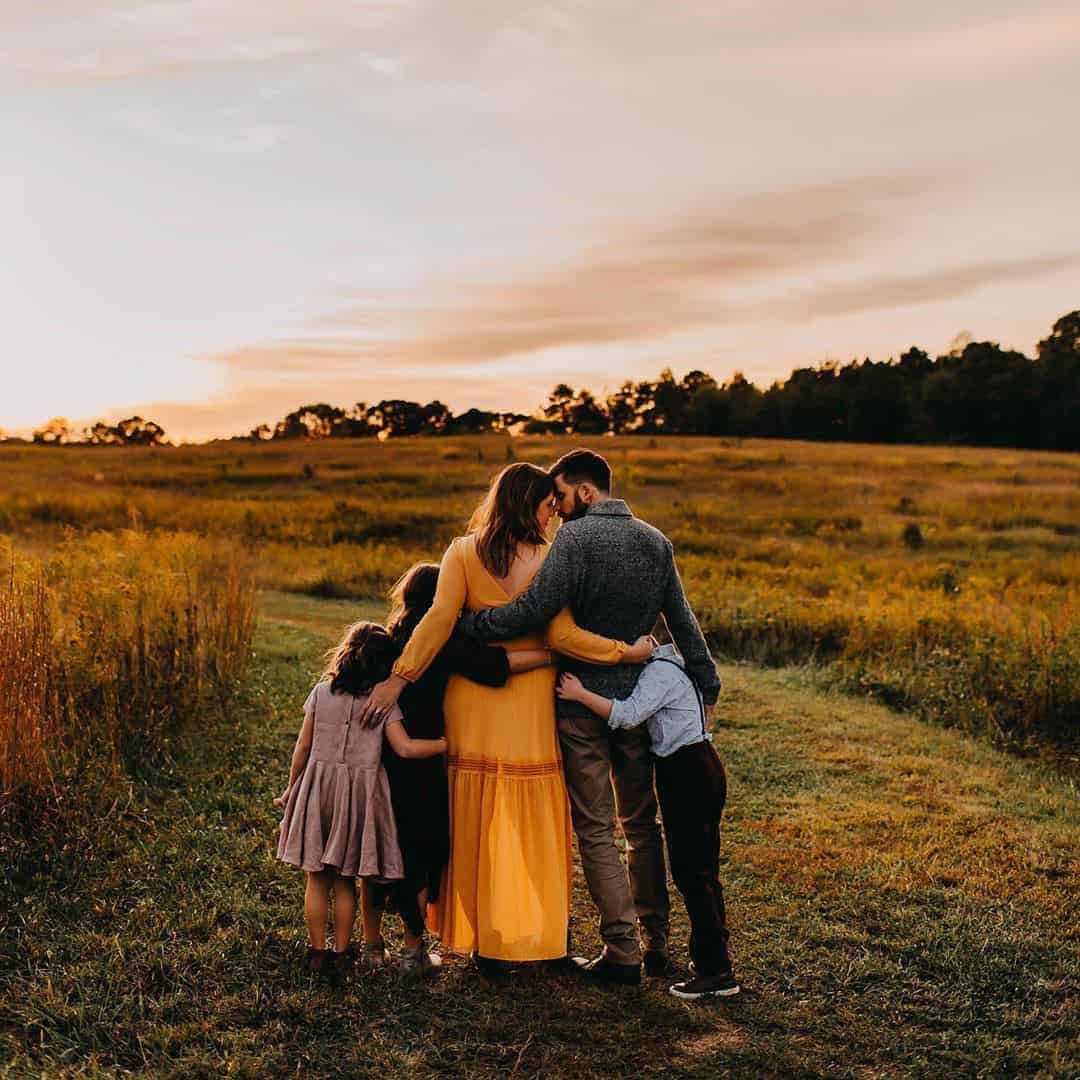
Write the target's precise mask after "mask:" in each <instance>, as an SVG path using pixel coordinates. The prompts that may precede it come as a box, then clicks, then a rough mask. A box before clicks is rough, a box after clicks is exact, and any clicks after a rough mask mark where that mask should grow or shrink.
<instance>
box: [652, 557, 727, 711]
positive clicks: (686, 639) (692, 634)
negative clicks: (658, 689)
mask: <svg viewBox="0 0 1080 1080" xmlns="http://www.w3.org/2000/svg"><path fill="white" fill-rule="evenodd" d="M661 611H662V612H663V615H664V622H666V623H667V628H668V631H669V632H670V633H671V637H672V640H673V641H674V642H675V644H676V646H677V647H678V650H679V652H680V653H682V656H683V660H684V661H685V662H686V673H687V674H688V675H689V676H690V678H691V679H693V680H694V682H695V683H696V684H697V687H698V689H699V690H700V691H701V696H702V698H703V699H704V701H705V704H706V705H713V704H715V703H716V699H717V697H719V695H720V676H719V674H718V673H717V671H716V664H714V663H713V658H712V656H711V654H710V653H709V646H708V643H707V642H706V641H705V635H704V634H703V633H702V632H701V625H700V624H699V623H698V621H697V618H696V617H695V616H694V613H693V611H691V610H690V604H689V603H688V602H687V599H686V593H685V592H684V590H683V584H682V578H680V577H679V570H678V568H677V567H676V565H675V557H674V555H672V556H671V565H670V566H669V567H668V580H667V586H666V588H665V590H664V604H663V607H662V608H661Z"/></svg>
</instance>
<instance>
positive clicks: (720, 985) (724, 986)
mask: <svg viewBox="0 0 1080 1080" xmlns="http://www.w3.org/2000/svg"><path fill="white" fill-rule="evenodd" d="M738 992H739V982H738V980H737V979H736V978H735V976H734V975H732V974H731V972H730V971H729V972H728V973H727V974H726V975H694V976H693V977H691V978H689V979H687V980H686V981H685V982H677V983H676V984H675V985H674V986H673V987H672V988H671V993H672V994H674V996H675V997H677V998H682V999H683V1001H697V1000H698V999H699V998H707V997H734V996H735V995H736V994H737V993H738Z"/></svg>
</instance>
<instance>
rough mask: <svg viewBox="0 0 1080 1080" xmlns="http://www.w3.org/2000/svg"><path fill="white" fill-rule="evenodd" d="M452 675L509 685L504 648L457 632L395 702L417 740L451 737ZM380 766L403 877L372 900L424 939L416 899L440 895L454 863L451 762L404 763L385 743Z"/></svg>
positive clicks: (433, 759) (378, 889)
mask: <svg viewBox="0 0 1080 1080" xmlns="http://www.w3.org/2000/svg"><path fill="white" fill-rule="evenodd" d="M451 675H464V676H465V677H466V678H468V679H472V680H473V682H478V683H482V684H483V685H485V686H504V685H505V684H506V680H507V679H508V678H509V677H510V661H509V660H508V658H507V655H506V650H505V649H503V648H499V647H498V646H494V645H481V644H480V643H479V642H477V641H474V640H473V639H472V638H468V637H466V636H465V635H464V634H460V633H458V632H456V631H455V633H454V634H452V635H451V637H450V639H449V641H447V643H446V644H445V645H444V646H443V647H442V649H441V650H440V651H439V653H438V655H437V656H436V657H435V659H434V660H433V661H432V662H431V666H430V667H429V668H428V669H427V671H425V672H424V674H423V675H421V676H420V678H419V679H417V680H416V682H414V683H411V684H410V685H409V686H407V687H405V689H404V690H403V691H402V693H401V698H400V699H399V701H398V705H399V706H400V708H401V711H402V713H403V714H404V727H405V730H406V731H407V732H408V734H409V735H410V736H411V737H412V738H414V739H441V738H442V737H443V736H444V735H445V734H446V722H445V719H444V717H443V696H444V694H445V693H446V684H447V682H449V680H450V676H451ZM383 765H384V767H385V769H386V775H387V777H388V778H389V780H390V797H391V800H392V802H393V807H394V820H395V822H396V824H397V833H398V843H399V844H400V845H401V857H402V861H403V863H404V864H405V877H404V878H403V879H402V880H401V881H399V882H394V883H393V884H392V885H388V886H384V887H378V886H376V887H375V902H376V905H377V906H379V907H381V906H383V904H384V903H385V900H386V897H387V896H389V897H392V898H393V900H394V906H395V907H396V908H397V910H398V913H399V914H400V915H401V917H402V918H403V919H404V920H405V923H406V925H407V926H408V927H409V929H410V930H411V931H412V932H413V933H414V934H417V935H419V934H420V932H421V930H422V928H423V923H422V920H421V916H420V912H419V909H418V907H417V905H416V895H417V893H418V892H419V891H420V890H421V889H423V888H424V887H425V886H426V887H427V890H428V899H429V900H432V901H433V900H435V899H437V898H438V895H439V886H440V883H441V881H442V874H443V870H444V869H445V868H446V864H447V862H448V861H449V859H450V799H449V790H448V788H447V782H446V759H445V758H444V757H443V756H442V755H439V756H438V757H430V758H401V757H398V755H397V754H396V753H394V751H393V749H392V748H391V746H390V744H389V743H388V742H386V741H385V740H384V741H383Z"/></svg>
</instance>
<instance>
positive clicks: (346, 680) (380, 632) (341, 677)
mask: <svg viewBox="0 0 1080 1080" xmlns="http://www.w3.org/2000/svg"><path fill="white" fill-rule="evenodd" d="M326 659H327V663H326V667H325V669H324V670H323V678H324V679H329V680H330V692H331V693H333V694H342V693H344V694H357V695H359V694H369V693H371V688H372V687H373V686H374V685H375V684H376V683H377V682H382V681H383V679H385V678H386V677H387V676H388V675H389V674H390V668H391V667H392V666H393V663H394V661H395V660H396V659H397V649H396V647H395V645H394V642H393V640H392V639H391V637H390V635H389V634H388V633H387V632H386V628H385V627H384V626H380V625H379V624H378V623H376V622H367V621H366V620H363V621H361V622H355V623H353V624H352V626H350V627H348V628H347V629H346V631H345V635H344V637H342V639H341V641H340V642H339V643H338V644H337V645H336V646H335V647H334V648H332V649H331V650H330V651H329V652H328V653H327V654H326Z"/></svg>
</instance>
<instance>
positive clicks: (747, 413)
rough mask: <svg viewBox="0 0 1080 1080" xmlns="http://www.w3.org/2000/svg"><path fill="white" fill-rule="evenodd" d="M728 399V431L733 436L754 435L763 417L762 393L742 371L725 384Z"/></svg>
mask: <svg viewBox="0 0 1080 1080" xmlns="http://www.w3.org/2000/svg"><path fill="white" fill-rule="evenodd" d="M724 393H725V394H726V395H727V399H728V430H729V432H730V434H732V435H739V436H746V435H753V434H754V432H755V431H756V430H757V424H758V418H759V416H760V415H761V399H762V397H763V395H762V393H761V391H760V390H759V389H758V388H757V387H756V386H755V385H754V384H753V383H752V382H750V381H749V380H748V379H747V378H746V376H745V375H744V374H743V373H742V372H741V371H736V372H735V374H734V375H732V376H731V378H730V379H729V380H728V381H727V382H726V383H724Z"/></svg>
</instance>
